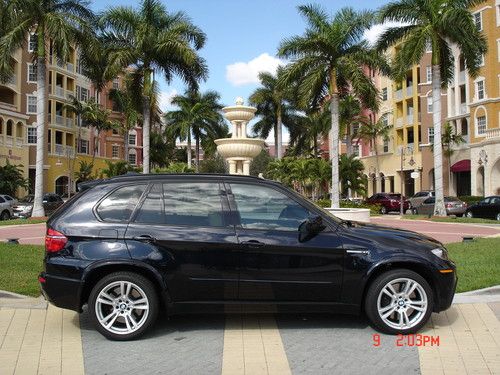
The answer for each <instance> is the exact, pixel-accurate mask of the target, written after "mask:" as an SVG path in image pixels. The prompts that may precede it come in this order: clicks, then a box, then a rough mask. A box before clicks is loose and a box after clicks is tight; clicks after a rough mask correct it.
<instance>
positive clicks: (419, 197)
mask: <svg viewBox="0 0 500 375" xmlns="http://www.w3.org/2000/svg"><path fill="white" fill-rule="evenodd" d="M434 196H435V193H434V191H432V190H422V191H419V192H418V193H416V194H415V195H413V196H412V197H411V198H408V201H409V202H410V209H411V210H412V213H413V214H416V213H417V208H418V207H419V206H420V205H421V204H422V203H423V202H424V201H425V200H426V199H427V198H431V197H434Z"/></svg>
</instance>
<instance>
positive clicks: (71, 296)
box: [40, 272, 83, 312]
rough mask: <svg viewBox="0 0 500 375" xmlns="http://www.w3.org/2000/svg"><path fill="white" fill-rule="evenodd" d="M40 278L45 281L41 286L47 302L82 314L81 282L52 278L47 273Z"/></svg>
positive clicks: (43, 273)
mask: <svg viewBox="0 0 500 375" xmlns="http://www.w3.org/2000/svg"><path fill="white" fill-rule="evenodd" d="M40 278H42V279H44V280H45V281H44V282H42V281H40V286H41V289H42V294H43V295H44V297H45V299H47V301H49V302H50V303H52V304H53V305H55V306H57V307H60V308H62V309H68V310H74V311H78V312H81V306H80V295H81V291H82V285H83V284H82V282H81V281H80V280H75V279H69V278H65V277H58V276H52V275H48V274H46V273H45V272H42V273H41V274H40Z"/></svg>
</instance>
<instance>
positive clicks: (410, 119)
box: [406, 114, 413, 125]
mask: <svg viewBox="0 0 500 375" xmlns="http://www.w3.org/2000/svg"><path fill="white" fill-rule="evenodd" d="M406 123H407V124H408V125H413V114H411V115H407V116H406Z"/></svg>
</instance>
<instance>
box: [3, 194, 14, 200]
mask: <svg viewBox="0 0 500 375" xmlns="http://www.w3.org/2000/svg"><path fill="white" fill-rule="evenodd" d="M3 197H4V198H5V200H8V201H11V200H13V198H12V197H11V196H9V195H4V196H3Z"/></svg>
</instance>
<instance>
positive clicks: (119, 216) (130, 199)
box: [97, 185, 146, 221]
mask: <svg viewBox="0 0 500 375" xmlns="http://www.w3.org/2000/svg"><path fill="white" fill-rule="evenodd" d="M145 187H146V186H145V185H136V186H125V187H122V188H119V189H117V190H115V191H114V192H113V193H111V194H110V195H109V196H107V197H106V198H105V199H104V200H103V201H102V202H101V204H99V207H97V214H98V215H99V217H100V218H101V219H102V220H105V221H128V220H129V219H130V215H131V214H132V212H133V211H134V208H135V206H137V203H139V199H140V198H141V195H142V193H143V192H144V189H145Z"/></svg>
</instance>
